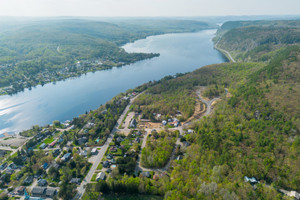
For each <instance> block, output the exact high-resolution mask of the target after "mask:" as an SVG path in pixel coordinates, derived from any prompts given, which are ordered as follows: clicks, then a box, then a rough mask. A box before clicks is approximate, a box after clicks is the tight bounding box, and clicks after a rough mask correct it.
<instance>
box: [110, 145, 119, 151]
mask: <svg viewBox="0 0 300 200" xmlns="http://www.w3.org/2000/svg"><path fill="white" fill-rule="evenodd" d="M109 151H110V152H117V148H116V147H115V146H112V147H110V149H109Z"/></svg>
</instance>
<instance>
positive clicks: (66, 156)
mask: <svg viewBox="0 0 300 200" xmlns="http://www.w3.org/2000/svg"><path fill="white" fill-rule="evenodd" d="M70 158H71V153H66V154H65V155H64V156H63V157H62V158H61V160H62V161H63V162H67V161H68V160H70Z"/></svg>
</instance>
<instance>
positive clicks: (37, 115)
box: [0, 30, 225, 134]
mask: <svg viewBox="0 0 300 200" xmlns="http://www.w3.org/2000/svg"><path fill="white" fill-rule="evenodd" d="M215 32H216V30H205V31H201V32H197V33H180V34H165V35H158V36H151V37H148V38H146V39H142V40H138V41H135V42H134V43H129V44H126V45H125V46H124V47H123V48H124V49H125V50H126V51H128V52H146V53H149V52H153V53H160V56H159V57H156V58H153V59H150V60H143V61H140V62H137V63H134V64H131V65H126V66H123V67H118V68H116V67H115V68H112V69H109V70H104V71H97V72H95V73H87V74H86V75H82V76H81V77H78V78H71V79H67V80H65V81H60V82H56V83H49V84H46V85H44V86H37V87H34V88H32V89H31V90H29V89H25V90H24V91H23V92H19V93H17V94H15V95H12V96H8V95H6V96H0V134H1V133H5V132H8V133H12V132H19V131H22V130H26V129H28V128H30V127H32V126H33V125H37V124H38V125H46V124H51V123H52V122H53V121H54V120H59V121H62V122H63V121H65V120H71V119H72V118H73V117H76V116H78V115H80V114H83V113H85V112H86V111H89V110H93V109H96V108H98V107H99V106H100V105H101V104H104V103H105V102H107V101H108V100H110V99H111V98H112V97H114V96H116V95H117V94H119V93H120V92H124V91H126V90H127V89H130V88H135V87H136V86H139V85H141V84H143V83H146V82H149V81H151V80H159V79H161V78H163V77H164V76H166V75H175V74H176V73H185V72H191V71H193V70H195V69H197V68H199V67H202V66H205V65H209V64H215V63H222V62H224V61H225V59H224V57H223V55H222V54H221V53H219V52H218V51H217V50H215V49H214V48H213V42H212V38H213V37H214V34H215Z"/></svg>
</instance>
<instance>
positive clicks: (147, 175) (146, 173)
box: [142, 172, 151, 178]
mask: <svg viewBox="0 0 300 200" xmlns="http://www.w3.org/2000/svg"><path fill="white" fill-rule="evenodd" d="M142 176H143V177H147V178H150V176H151V175H150V172H142Z"/></svg>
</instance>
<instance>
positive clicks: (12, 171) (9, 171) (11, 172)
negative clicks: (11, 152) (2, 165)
mask: <svg viewBox="0 0 300 200" xmlns="http://www.w3.org/2000/svg"><path fill="white" fill-rule="evenodd" d="M14 171H15V170H14V169H11V168H7V169H6V171H5V172H6V173H7V174H10V175H11V174H13V173H14Z"/></svg>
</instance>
